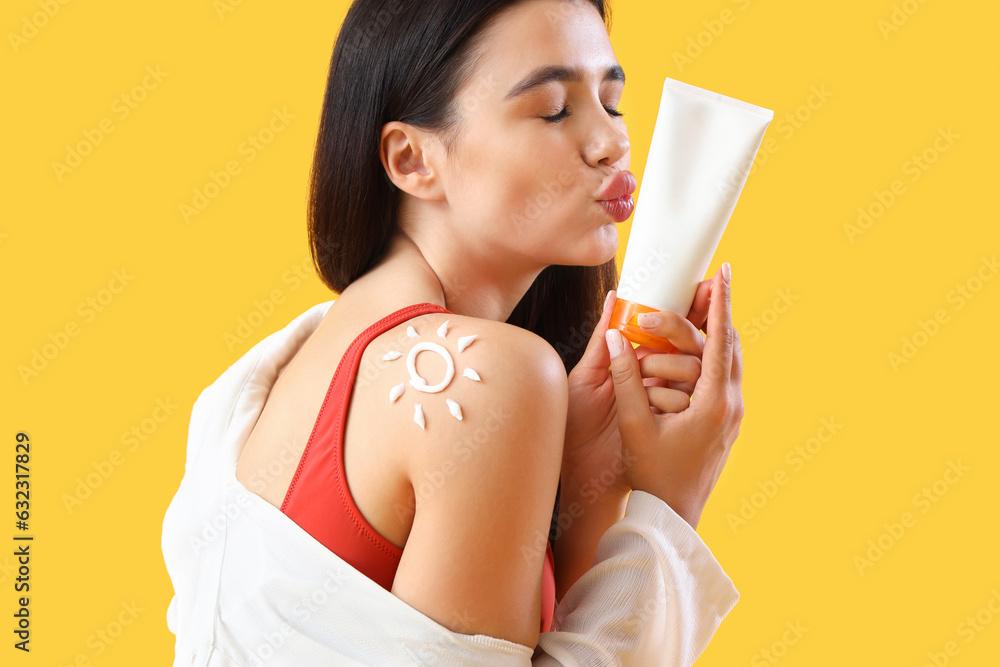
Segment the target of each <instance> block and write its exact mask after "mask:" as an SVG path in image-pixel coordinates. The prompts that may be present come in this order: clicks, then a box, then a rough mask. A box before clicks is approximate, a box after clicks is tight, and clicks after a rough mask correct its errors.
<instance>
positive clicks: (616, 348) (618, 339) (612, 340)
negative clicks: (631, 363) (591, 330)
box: [604, 329, 623, 359]
mask: <svg viewBox="0 0 1000 667" xmlns="http://www.w3.org/2000/svg"><path fill="white" fill-rule="evenodd" d="M604 340H605V341H607V343H608V353H609V354H610V355H611V358H612V359H614V358H615V357H617V356H618V355H619V354H621V353H622V348H623V346H622V335H621V333H620V332H619V331H618V329H608V330H607V331H605V332H604Z"/></svg>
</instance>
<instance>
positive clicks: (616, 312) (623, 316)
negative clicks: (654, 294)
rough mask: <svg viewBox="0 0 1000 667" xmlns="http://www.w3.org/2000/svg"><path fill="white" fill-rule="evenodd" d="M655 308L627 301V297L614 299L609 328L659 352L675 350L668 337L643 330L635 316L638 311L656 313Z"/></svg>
mask: <svg viewBox="0 0 1000 667" xmlns="http://www.w3.org/2000/svg"><path fill="white" fill-rule="evenodd" d="M656 312H659V311H657V310H656V309H655V308H649V307H648V306H644V305H642V304H641V303H635V302H634V301H628V300H627V299H616V300H615V307H614V309H613V310H612V311H611V323H610V324H609V325H608V328H610V329H618V330H619V331H621V332H622V335H623V336H625V338H627V339H629V340H630V341H632V342H633V343H635V344H637V345H645V346H646V347H648V348H652V349H654V350H658V351H660V352H677V348H676V347H675V346H674V344H673V343H671V342H670V341H669V340H668V339H666V338H663V337H662V336H654V335H653V334H651V333H649V332H648V331H643V330H642V329H641V328H640V327H639V324H638V322H636V320H635V318H636V316H637V315H638V314H639V313H656Z"/></svg>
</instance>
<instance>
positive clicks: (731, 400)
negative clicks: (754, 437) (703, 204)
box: [607, 265, 743, 528]
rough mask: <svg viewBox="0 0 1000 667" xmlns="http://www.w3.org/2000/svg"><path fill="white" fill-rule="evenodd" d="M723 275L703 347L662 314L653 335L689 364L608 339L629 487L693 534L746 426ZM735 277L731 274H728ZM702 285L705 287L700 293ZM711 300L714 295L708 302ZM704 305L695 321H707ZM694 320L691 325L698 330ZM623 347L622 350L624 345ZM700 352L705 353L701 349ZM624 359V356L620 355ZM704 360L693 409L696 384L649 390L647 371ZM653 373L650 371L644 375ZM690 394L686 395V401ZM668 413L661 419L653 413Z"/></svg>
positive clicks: (714, 285)
mask: <svg viewBox="0 0 1000 667" xmlns="http://www.w3.org/2000/svg"><path fill="white" fill-rule="evenodd" d="M724 270H725V271H728V270H729V267H728V265H724V268H723V269H719V271H717V272H716V273H715V276H714V277H713V279H712V281H711V285H710V288H711V296H712V297H714V298H713V299H712V300H711V302H710V304H709V306H708V313H707V318H706V322H705V325H706V326H707V334H708V336H707V338H706V339H705V340H704V341H703V346H699V344H698V342H697V341H696V340H695V339H694V338H692V337H691V335H690V334H691V332H690V331H687V330H686V327H685V326H684V325H683V324H682V323H681V322H682V320H680V318H676V317H669V314H667V313H660V315H663V317H661V323H660V324H659V325H658V326H656V327H654V328H652V329H649V331H650V332H651V333H653V334H655V335H659V336H663V337H666V338H669V339H670V341H671V342H672V343H674V344H675V345H676V346H677V347H678V348H679V350H680V351H682V352H686V353H687V354H688V357H687V359H685V360H683V361H680V360H681V359H683V357H679V358H678V361H675V362H672V363H671V364H667V363H666V361H665V359H669V358H670V357H674V356H675V355H672V354H671V355H654V354H651V352H646V353H644V354H642V355H641V358H640V355H639V353H637V352H636V351H633V349H632V346H631V345H630V344H628V342H627V341H626V340H625V339H624V338H622V336H621V334H620V332H618V331H617V330H613V329H612V330H609V331H608V332H607V342H608V346H609V350H610V354H612V355H615V356H613V357H612V359H611V376H612V378H613V381H614V389H615V402H616V412H617V420H618V429H619V432H620V434H621V441H622V455H623V463H624V468H625V470H624V474H623V478H624V482H625V483H626V484H628V485H629V486H630V487H631V488H632V489H638V490H642V491H646V492H648V493H651V494H653V495H655V496H657V497H658V498H660V499H661V500H663V501H664V502H666V503H667V504H668V505H670V507H671V508H673V509H674V511H676V512H677V513H678V514H679V515H680V516H681V517H683V518H684V519H685V520H686V521H687V522H688V523H689V524H690V525H691V526H692V527H693V528H696V527H697V525H698V521H699V519H700V517H701V511H702V509H703V508H704V506H705V503H706V501H707V500H708V496H709V494H710V493H711V492H712V489H713V488H714V487H715V483H716V481H718V478H719V475H720V474H721V473H722V468H723V466H724V465H725V462H726V459H727V458H728V457H729V452H730V449H731V447H732V444H733V442H734V441H735V440H736V437H737V435H739V426H740V422H741V420H742V419H743V395H742V389H741V384H742V378H743V358H742V354H741V351H740V341H739V335H738V334H737V332H736V330H735V329H734V328H733V325H732V305H731V291H730V286H729V283H728V281H727V280H726V279H724V278H723V271H724ZM727 277H728V275H727ZM700 289H701V286H699V290H700ZM706 299H707V295H706ZM698 308H699V306H693V307H692V314H691V315H690V316H689V317H691V318H692V320H694V321H697V320H699V319H700V318H701V315H700V311H698ZM692 320H689V322H691V323H692V324H694V323H695V322H693V321H692ZM616 340H617V344H616ZM699 348H700V349H699ZM616 352H620V353H618V354H616ZM695 357H697V358H698V359H700V363H699V366H700V373H699V375H698V377H697V379H696V381H695V382H694V387H693V391H691V393H690V394H689V395H690V403H689V404H688V405H684V403H685V399H686V397H687V395H688V394H687V391H686V389H688V388H690V384H691V382H690V380H689V379H688V378H683V379H681V381H675V382H673V383H671V382H670V381H667V383H666V386H662V385H661V384H660V383H658V385H660V386H656V387H649V386H645V385H644V383H643V381H642V379H643V371H644V370H651V369H652V368H659V367H667V366H668V365H669V366H670V367H671V368H673V369H675V370H676V369H677V368H680V366H678V364H691V365H692V368H693V363H692V362H691V359H693V358H695ZM644 367H645V369H644ZM682 395H683V396H682ZM651 405H652V406H653V407H656V408H658V409H659V410H660V413H659V414H656V413H654V412H653V410H651V409H650V406H651Z"/></svg>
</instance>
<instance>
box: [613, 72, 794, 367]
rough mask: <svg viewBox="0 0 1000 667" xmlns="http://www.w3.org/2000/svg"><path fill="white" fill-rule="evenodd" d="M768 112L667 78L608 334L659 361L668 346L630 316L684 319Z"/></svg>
mask: <svg viewBox="0 0 1000 667" xmlns="http://www.w3.org/2000/svg"><path fill="white" fill-rule="evenodd" d="M773 119H774V111H772V110H770V109H764V108H762V107H758V106H754V105H752V104H748V103H747V102H742V101H740V100H737V99H734V98H732V97H726V96H724V95H720V94H718V93H713V92H710V91H708V90H705V89H703V88H697V87H695V86H692V85H690V84H686V83H681V82H680V81H676V80H674V79H670V78H667V79H666V80H665V81H664V83H663V96H662V97H661V98H660V109H659V111H658V112H657V116H656V125H655V126H654V128H653V140H652V143H651V144H650V147H649V157H648V158H647V160H646V168H645V171H644V172H643V176H642V189H641V191H640V193H639V199H638V201H637V202H636V208H635V217H634V219H633V221H632V230H631V232H630V233H629V238H628V245H627V246H626V248H625V259H624V262H623V264H622V272H621V275H620V276H619V280H618V294H617V296H618V299H617V301H616V302H615V305H614V310H613V311H612V314H611V324H610V328H614V329H618V330H619V331H621V332H622V335H623V336H625V338H627V339H628V340H630V341H632V342H633V343H636V344H639V345H645V346H646V347H650V348H652V349H655V350H660V351H663V352H674V351H676V349H677V348H676V347H674V346H673V344H671V343H670V341H669V340H667V339H666V338H661V337H659V336H653V335H651V334H649V333H647V332H645V331H643V330H642V329H640V328H639V325H638V323H637V322H636V319H635V318H636V315H638V314H639V313H645V312H652V311H657V310H669V311H671V312H673V313H677V314H678V315H680V316H681V317H687V315H688V313H689V312H690V310H691V304H692V303H693V302H694V293H695V291H696V290H697V288H698V283H699V282H701V281H702V280H703V277H704V275H705V272H706V271H707V270H708V265H709V262H711V261H712V256H713V255H714V254H715V250H716V248H717V247H718V246H719V241H720V240H721V239H722V233H723V232H724V231H725V229H726V224H727V223H728V222H729V218H730V216H731V215H732V214H733V209H735V208H736V200H737V199H739V196H740V193H741V192H742V191H743V186H744V184H745V183H746V180H747V176H749V175H750V167H751V166H752V165H753V161H754V158H755V157H756V155H757V151H758V150H759V149H760V144H761V141H763V139H764V132H765V131H766V130H767V126H768V125H769V124H770V123H771V121H772V120H773Z"/></svg>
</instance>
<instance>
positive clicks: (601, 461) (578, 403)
mask: <svg viewBox="0 0 1000 667" xmlns="http://www.w3.org/2000/svg"><path fill="white" fill-rule="evenodd" d="M711 286H712V281H711V280H704V281H702V282H701V283H699V285H698V287H697V289H696V290H695V296H694V301H693V302H692V304H691V311H690V312H689V313H688V316H687V319H686V320H685V319H683V318H680V317H678V316H677V315H675V314H674V313H671V312H669V311H663V312H657V313H656V315H657V316H659V318H660V319H661V324H660V325H658V326H656V327H654V328H652V329H649V331H650V332H652V333H655V334H657V335H661V336H664V337H665V338H668V339H670V341H671V342H672V343H674V344H675V346H676V347H678V348H679V350H678V352H676V353H673V354H665V353H663V352H661V351H659V350H653V349H651V348H648V347H646V346H643V345H640V346H639V347H637V348H635V352H636V356H637V358H638V359H639V370H640V374H641V375H642V380H643V385H644V386H645V387H646V394H647V397H648V400H649V405H650V407H651V409H652V411H653V412H655V413H657V414H663V413H665V412H678V411H680V410H683V409H685V408H686V407H687V405H688V402H689V399H690V396H691V393H692V392H693V391H694V386H695V382H696V381H697V379H698V376H699V375H700V373H701V355H702V350H703V348H704V338H703V337H702V335H701V334H700V333H699V332H698V329H702V328H704V326H705V321H706V319H707V317H708V310H709V298H710V294H711ZM616 296H617V295H616V293H615V290H611V291H610V292H608V296H607V298H606V299H605V301H604V310H603V311H602V314H601V319H600V321H598V323H597V326H596V327H594V332H593V334H592V335H591V338H590V341H589V343H588V345H587V349H586V351H585V352H584V354H583V356H582V358H581V359H580V361H579V363H577V365H576V366H575V367H574V368H573V370H572V371H571V372H570V374H569V414H568V418H567V421H566V442H565V446H564V450H563V477H564V482H565V481H566V478H567V477H568V476H571V477H572V479H573V480H576V482H577V484H578V485H587V486H586V487H585V488H584V491H586V492H587V494H588V495H589V496H590V497H592V498H593V497H596V496H597V495H603V494H607V495H609V496H610V497H611V499H612V500H619V499H621V498H623V497H624V496H625V495H627V494H628V492H629V491H630V490H631V487H630V486H629V483H628V481H627V480H626V479H625V468H624V465H623V462H622V441H621V434H620V432H619V429H618V415H617V411H616V410H615V388H614V381H613V380H612V377H611V375H610V374H609V373H608V366H609V365H610V363H611V357H610V355H609V353H608V347H607V345H606V344H605V340H604V332H605V331H607V330H608V325H609V324H610V322H611V311H612V306H613V304H614V303H615V298H616ZM688 355H693V356H688Z"/></svg>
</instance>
